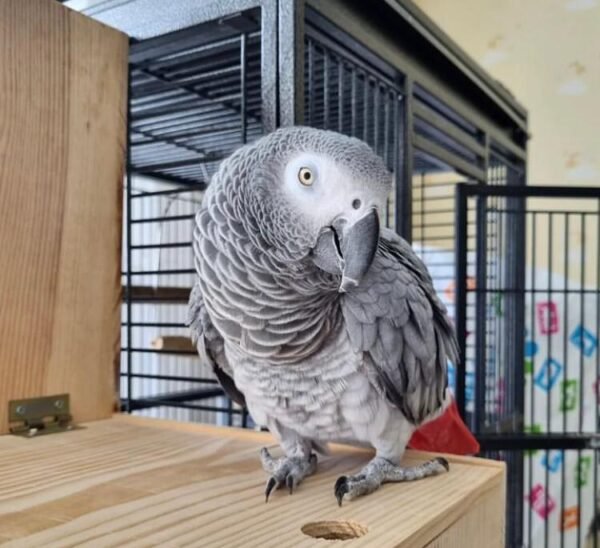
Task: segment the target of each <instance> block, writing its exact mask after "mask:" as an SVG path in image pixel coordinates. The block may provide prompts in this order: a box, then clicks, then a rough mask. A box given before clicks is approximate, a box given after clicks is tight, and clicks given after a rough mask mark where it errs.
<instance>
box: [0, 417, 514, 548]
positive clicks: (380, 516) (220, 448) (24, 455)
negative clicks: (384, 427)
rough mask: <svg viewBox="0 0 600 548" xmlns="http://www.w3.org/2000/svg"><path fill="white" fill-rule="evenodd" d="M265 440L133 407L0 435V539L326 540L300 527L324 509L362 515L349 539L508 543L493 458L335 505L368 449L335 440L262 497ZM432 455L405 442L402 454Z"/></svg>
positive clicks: (337, 518)
mask: <svg viewBox="0 0 600 548" xmlns="http://www.w3.org/2000/svg"><path fill="white" fill-rule="evenodd" d="M271 444H272V439H271V437H270V436H269V435H268V434H265V433H257V432H252V431H249V430H238V429H232V428H218V427H211V426H204V425H192V424H187V423H176V422H171V421H159V420H155V419H140V418H135V417H127V416H116V417H115V418H114V419H111V420H106V421H99V422H94V423H92V424H90V425H89V426H88V428H86V429H85V430H78V431H73V432H69V433H66V434H56V435H51V436H45V437H40V438H37V439H36V438H33V439H21V438H14V437H12V436H4V437H0V542H2V541H4V542H6V544H5V545H4V546H6V547H7V548H8V547H27V548H30V547H37V546H40V547H41V546H43V547H58V546H75V545H77V546H119V547H138V546H202V547H208V546H215V547H223V546H228V547H229V546H245V547H248V546H261V547H263V546H273V547H281V546H294V547H295V546H307V547H311V546H327V545H328V544H329V543H328V542H327V541H325V540H316V539H313V538H311V537H309V536H306V535H305V534H304V533H303V532H302V528H303V527H304V526H306V525H307V524H309V523H312V522H315V521H323V520H328V521H334V522H343V523H344V522H353V523H355V524H358V526H360V527H363V528H366V529H367V532H366V534H365V535H364V536H362V537H361V538H358V539H355V540H352V541H349V542H348V546H353V547H354V546H356V547H358V546H377V547H378V548H385V547H388V546H401V547H403V548H406V547H414V548H416V547H422V546H432V547H436V548H441V547H456V548H458V547H460V548H470V547H474V548H475V547H477V548H480V547H481V546H485V547H486V548H500V547H503V546H504V544H503V527H504V466H503V464H501V463H498V462H494V461H485V460H481V459H471V458H459V457H449V461H450V472H449V473H447V474H443V475H440V476H437V477H432V478H427V479H425V480H421V481H415V482H412V483H404V484H388V485H384V486H383V487H382V488H381V489H380V490H379V491H377V492H376V493H374V494H372V495H370V496H368V497H364V498H362V499H357V500H355V501H351V502H346V503H345V504H344V506H343V507H342V508H339V507H338V506H337V502H336V500H335V498H334V495H333V484H334V482H335V479H336V478H337V477H338V476H339V475H341V474H347V473H353V472H356V471H358V470H359V469H360V468H361V467H362V466H363V465H364V464H365V463H366V462H367V461H368V459H369V458H370V457H371V456H372V455H371V453H370V452H368V451H366V450H362V449H356V448H350V447H343V446H335V447H333V451H332V455H331V456H329V457H321V459H320V462H319V469H318V473H317V474H316V475H314V476H312V477H310V478H308V479H307V480H305V482H304V483H302V484H301V485H300V486H299V487H298V489H297V490H296V492H295V493H294V494H293V495H291V496H290V495H289V494H288V493H287V491H285V490H282V491H276V492H275V493H274V494H273V495H272V496H271V499H270V500H269V502H268V504H265V502H264V494H263V493H264V486H265V481H266V476H265V474H264V472H263V471H262V470H261V468H260V463H259V457H258V453H259V449H260V447H262V446H264V445H271ZM429 457H430V455H426V454H423V453H412V452H409V454H408V455H407V457H406V459H405V462H406V463H414V462H417V461H420V460H424V459H426V458H429ZM336 545H338V543H336ZM342 545H345V543H343V544H342Z"/></svg>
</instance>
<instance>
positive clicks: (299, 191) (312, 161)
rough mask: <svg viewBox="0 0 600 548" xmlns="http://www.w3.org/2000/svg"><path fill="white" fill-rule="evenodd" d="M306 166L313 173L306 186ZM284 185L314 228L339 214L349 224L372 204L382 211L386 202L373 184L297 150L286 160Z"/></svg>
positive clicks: (318, 155)
mask: <svg viewBox="0 0 600 548" xmlns="http://www.w3.org/2000/svg"><path fill="white" fill-rule="evenodd" d="M306 169H308V170H310V172H311V173H312V182H311V184H309V185H307V184H305V180H304V178H305V170H306ZM283 186H284V191H285V194H286V197H287V198H288V200H289V201H290V203H291V204H292V205H293V206H294V208H295V209H296V210H299V211H300V212H301V213H302V216H303V217H304V218H305V219H306V220H307V221H308V222H310V224H311V225H312V226H313V227H314V228H316V229H320V228H322V227H325V226H329V225H330V224H331V223H332V221H333V220H335V219H337V218H338V217H344V218H345V219H347V220H348V221H349V222H350V223H352V222H354V221H355V220H358V219H360V218H361V217H362V216H363V215H364V214H365V213H366V212H367V211H368V210H369V209H370V208H371V207H374V206H375V207H377V208H379V209H380V210H381V208H382V207H383V206H384V204H385V196H382V195H380V193H378V192H376V191H375V190H374V188H373V186H374V185H369V184H368V182H366V181H357V180H353V177H352V175H351V174H350V172H349V171H348V170H345V169H344V166H340V165H338V164H336V163H335V162H334V161H333V160H332V159H331V158H329V157H327V156H324V155H321V154H314V153H311V152H303V153H300V154H298V155H297V156H295V157H294V158H292V159H291V160H290V161H289V162H288V164H287V165H286V167H285V171H284V185H283ZM357 206H358V207H357Z"/></svg>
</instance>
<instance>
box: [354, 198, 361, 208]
mask: <svg viewBox="0 0 600 548" xmlns="http://www.w3.org/2000/svg"><path fill="white" fill-rule="evenodd" d="M360 206H361V201H360V200H359V199H358V198H355V199H354V200H352V207H353V208H354V209H358V208H359V207H360Z"/></svg>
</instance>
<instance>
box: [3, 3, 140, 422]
mask: <svg viewBox="0 0 600 548" xmlns="http://www.w3.org/2000/svg"><path fill="white" fill-rule="evenodd" d="M127 51H128V40H127V37H126V36H125V35H123V34H121V33H119V32H117V31H115V30H113V29H110V28H108V27H106V26H104V25H101V24H99V23H97V22H95V21H92V20H91V19H89V18H87V17H84V16H82V15H80V14H77V13H75V12H73V11H71V10H69V9H67V8H65V7H64V6H61V5H60V4H59V3H58V2H56V1H54V0H27V1H25V2H24V1H23V0H0V67H2V68H1V70H0V120H1V122H0V242H1V243H0V265H1V268H0V295H1V297H0V303H1V304H0V333H1V334H2V344H0V433H3V432H6V431H7V426H8V425H7V407H8V401H9V400H11V399H20V398H25V397H36V396H41V395H54V394H58V393H63V392H67V393H69V394H70V395H71V403H72V410H73V412H74V415H75V417H76V419H77V420H79V421H83V420H91V419H95V418H100V417H107V416H110V414H111V413H112V410H113V404H114V401H115V378H114V366H113V365H114V362H115V361H116V360H117V359H118V347H119V336H120V328H119V322H120V304H121V303H120V285H121V284H120V264H121V258H120V247H121V203H122V178H123V163H124V146H125V135H126V123H125V118H126V94H127Z"/></svg>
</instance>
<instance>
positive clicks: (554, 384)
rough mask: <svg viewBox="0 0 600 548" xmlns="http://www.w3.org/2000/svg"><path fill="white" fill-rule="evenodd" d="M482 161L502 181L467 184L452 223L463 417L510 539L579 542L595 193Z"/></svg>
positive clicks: (588, 459) (595, 358) (591, 379)
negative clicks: (494, 468)
mask: <svg viewBox="0 0 600 548" xmlns="http://www.w3.org/2000/svg"><path fill="white" fill-rule="evenodd" d="M490 170H491V177H492V178H493V179H494V180H502V181H504V182H506V183H507V184H508V188H505V189H503V191H502V192H500V190H502V189H498V190H494V189H488V190H487V191H484V189H481V188H477V187H475V188H471V189H469V190H468V194H469V195H470V196H472V197H473V198H469V199H466V200H464V202H462V206H461V209H462V213H461V215H460V217H461V221H460V225H459V227H458V228H459V230H460V231H461V234H460V240H461V241H462V245H464V249H463V250H462V252H461V256H462V259H463V260H466V259H467V257H469V256H470V257H473V258H474V260H471V262H470V264H469V265H468V266H466V267H461V269H460V270H461V272H463V271H464V272H466V273H467V274H469V275H471V276H473V277H474V279H475V281H476V283H475V284H474V285H473V286H469V285H467V284H464V295H463V296H462V297H461V302H460V303H459V305H458V307H459V311H460V310H463V312H462V316H463V320H464V324H462V323H460V322H459V328H460V329H461V331H462V326H464V328H465V332H466V337H463V340H462V346H463V348H464V349H465V350H466V353H467V357H468V361H467V364H466V368H465V371H464V374H465V376H466V378H465V382H464V383H463V384H464V385H465V388H466V390H465V399H466V404H467V405H466V409H467V419H468V420H469V422H470V424H471V426H472V428H473V429H474V430H475V431H477V432H478V437H479V439H480V441H481V443H482V447H483V448H484V449H487V450H488V451H491V452H488V453H487V454H488V455H491V456H493V457H500V458H502V459H503V460H506V462H507V465H508V499H509V500H510V501H512V504H510V505H509V506H508V508H507V511H508V523H509V530H508V539H509V546H519V545H521V544H524V545H526V546H579V545H583V544H584V542H585V535H586V533H587V528H588V526H589V523H590V522H591V520H592V518H593V514H594V508H595V499H596V493H597V477H596V474H597V455H596V454H595V452H594V451H591V449H593V448H595V447H597V446H598V440H597V431H598V412H597V410H598V403H599V400H598V378H599V376H600V375H599V374H600V356H599V353H598V334H599V333H600V247H599V246H600V244H599V242H600V191H599V190H598V189H578V188H574V187H554V188H545V187H541V188H540V187H528V188H523V187H520V188H519V187H513V186H511V181H512V179H513V178H515V177H519V176H520V173H519V171H518V169H517V168H516V167H515V166H511V165H510V164H509V163H508V162H506V161H504V160H503V159H502V158H497V157H495V156H494V157H493V158H492V166H491V168H490ZM460 202H461V200H459V203H460ZM468 207H469V208H470V209H472V210H473V211H475V212H476V222H475V223H470V224H469V223H467V221H466V209H467V208H468ZM458 283H459V280H457V284H458ZM469 311H474V314H473V315H470V312H469ZM459 335H460V333H459ZM498 451H499V452H498Z"/></svg>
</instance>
